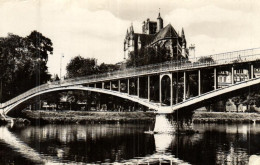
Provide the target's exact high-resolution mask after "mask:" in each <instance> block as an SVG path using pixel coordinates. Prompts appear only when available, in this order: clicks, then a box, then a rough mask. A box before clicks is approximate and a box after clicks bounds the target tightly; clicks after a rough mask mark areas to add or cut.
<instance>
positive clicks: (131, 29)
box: [130, 22, 134, 33]
mask: <svg viewBox="0 0 260 165" xmlns="http://www.w3.org/2000/svg"><path fill="white" fill-rule="evenodd" d="M130 33H134V27H133V22H132V23H131V26H130Z"/></svg>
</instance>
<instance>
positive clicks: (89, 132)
mask: <svg viewBox="0 0 260 165" xmlns="http://www.w3.org/2000/svg"><path fill="white" fill-rule="evenodd" d="M193 127H194V129H195V130H199V132H200V133H199V134H194V135H189V136H187V135H178V136H177V135H172V134H155V135H151V134H144V131H147V130H149V125H133V124H125V125H109V124H99V125H87V126H86V125H46V126H42V127H40V126H29V127H23V128H17V127H16V128H15V127H14V128H7V127H0V148H1V149H0V161H1V162H4V163H5V164H8V163H9V162H10V161H11V162H14V164H21V162H26V163H24V164H35V163H39V164H47V163H51V164H52V163H58V162H62V163H67V164H75V163H76V162H77V163H101V162H110V163H113V162H121V163H126V164H127V163H136V164H138V163H146V164H147V163H148V162H149V163H150V164H153V163H158V161H161V163H163V162H165V163H169V162H170V161H171V162H172V163H173V164H248V160H249V157H250V156H251V155H260V141H259V139H260V125H219V124H194V126H193ZM3 149H4V152H3ZM9 155H12V156H9ZM6 162H7V163H6ZM185 162H186V163H185Z"/></svg>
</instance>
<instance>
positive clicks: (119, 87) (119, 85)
mask: <svg viewBox="0 0 260 165" xmlns="http://www.w3.org/2000/svg"><path fill="white" fill-rule="evenodd" d="M120 89H121V82H120V80H118V92H120Z"/></svg>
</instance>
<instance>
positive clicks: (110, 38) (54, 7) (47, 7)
mask: <svg viewBox="0 0 260 165" xmlns="http://www.w3.org/2000/svg"><path fill="white" fill-rule="evenodd" d="M159 8H160V13H161V16H162V18H163V19H164V26H166V25H167V24H169V23H171V24H172V26H173V27H174V28H175V30H176V31H177V32H181V29H182V28H184V31H185V35H186V40H187V44H188V46H189V45H190V44H195V46H196V48H195V54H196V56H197V57H198V56H204V55H210V54H215V53H222V52H227V51H234V50H242V49H248V48H255V47H260V20H259V18H260V10H259V8H260V1H257V0H210V1H209V0H160V1H158V0H0V20H1V23H0V37H6V36H7V34H8V33H13V34H17V35H20V36H27V35H29V34H30V32H31V31H33V30H37V31H39V32H41V33H42V34H43V35H44V36H46V37H48V38H50V39H51V40H52V42H53V48H54V51H53V55H50V56H49V61H48V64H47V65H48V67H49V72H50V73H51V74H54V73H55V74H60V67H62V75H65V74H66V69H65V68H66V65H67V64H68V62H69V61H70V60H71V59H72V58H73V57H75V56H77V55H81V56H83V57H90V58H92V57H94V58H96V59H98V63H102V62H105V63H112V64H113V63H116V62H120V61H123V57H124V52H123V41H124V37H125V34H126V30H127V28H129V26H130V25H131V23H133V26H134V31H135V32H139V33H141V26H142V22H143V21H144V20H146V19H147V18H150V20H154V21H155V20H156V18H157V16H158V11H159ZM62 56H64V57H63V58H61V57H62Z"/></svg>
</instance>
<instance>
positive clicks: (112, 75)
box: [0, 48, 260, 108]
mask: <svg viewBox="0 0 260 165" xmlns="http://www.w3.org/2000/svg"><path fill="white" fill-rule="evenodd" d="M255 60H260V48H254V49H246V50H240V51H233V52H226V53H220V54H213V55H209V56H201V57H197V58H190V59H189V60H186V59H185V60H179V61H168V62H164V63H159V64H152V65H146V66H141V67H135V68H129V69H125V70H119V71H114V72H107V73H103V74H96V75H91V76H85V77H77V78H72V79H66V80H64V81H55V82H51V83H46V84H43V85H40V86H38V87H35V88H33V89H31V90H29V91H27V92H25V93H23V94H21V95H19V96H17V97H15V98H13V99H11V100H9V101H7V102H5V103H3V104H1V105H0V108H2V107H5V106H8V105H10V104H13V103H15V102H16V101H18V100H21V99H22V98H24V97H27V96H30V95H32V94H34V93H36V92H40V91H43V90H46V89H51V88H57V87H60V86H69V85H77V84H84V83H91V82H98V81H104V80H113V79H117V78H123V77H132V76H138V75H142V74H153V73H159V72H163V71H174V70H182V69H189V68H190V69H192V68H197V67H207V66H213V65H222V64H229V63H239V62H250V61H255Z"/></svg>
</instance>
